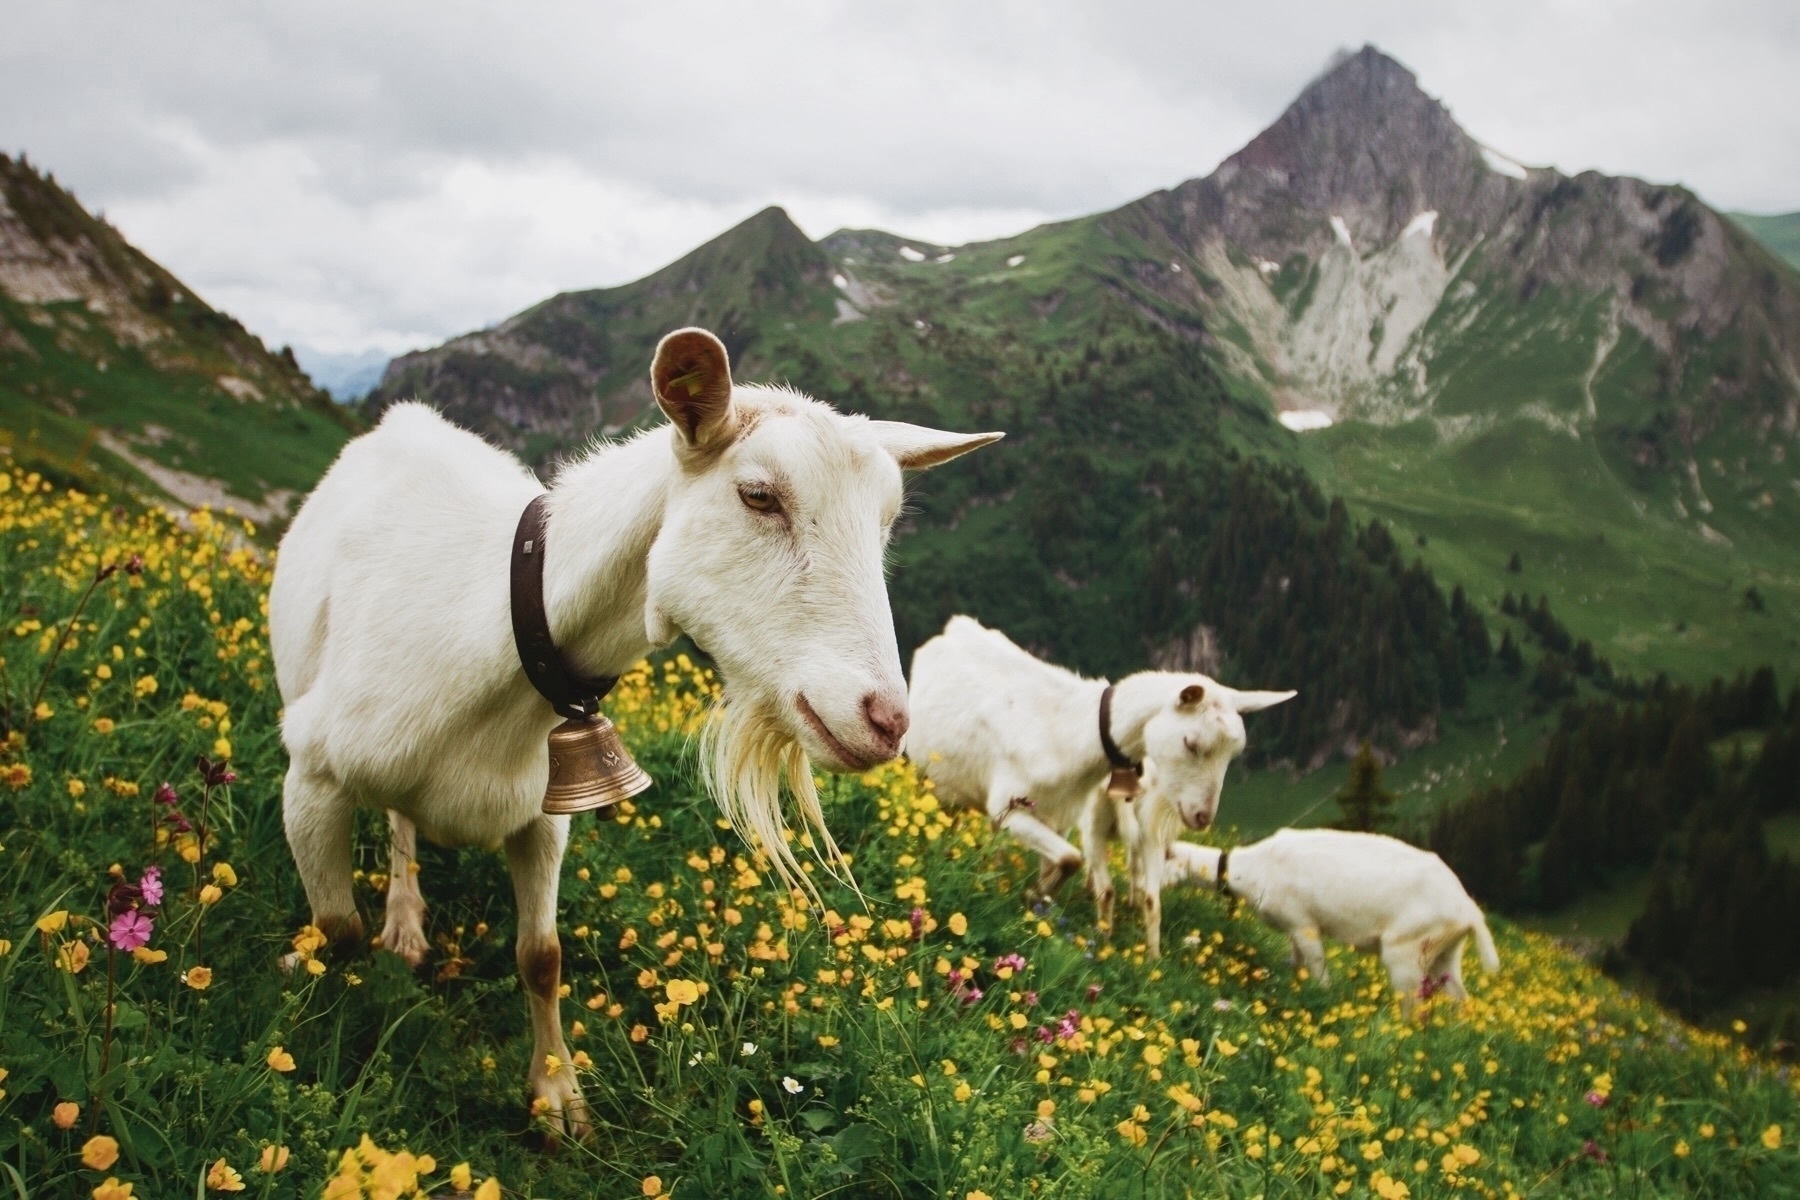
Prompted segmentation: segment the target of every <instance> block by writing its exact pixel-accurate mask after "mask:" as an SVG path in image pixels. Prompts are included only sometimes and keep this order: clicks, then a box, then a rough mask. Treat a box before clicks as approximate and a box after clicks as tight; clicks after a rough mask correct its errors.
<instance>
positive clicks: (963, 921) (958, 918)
mask: <svg viewBox="0 0 1800 1200" xmlns="http://www.w3.org/2000/svg"><path fill="white" fill-rule="evenodd" d="M946 924H948V925H949V927H950V932H951V933H954V934H955V935H956V936H957V937H961V936H962V935H963V934H965V933H967V932H969V918H967V917H965V916H963V915H962V914H961V913H959V912H957V913H951V914H950V920H949V921H948V922H946Z"/></svg>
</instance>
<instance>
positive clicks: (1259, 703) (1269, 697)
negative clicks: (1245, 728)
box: [1228, 691, 1300, 713]
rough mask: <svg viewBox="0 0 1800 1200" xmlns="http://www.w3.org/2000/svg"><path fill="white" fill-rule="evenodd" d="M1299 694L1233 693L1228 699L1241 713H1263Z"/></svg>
mask: <svg viewBox="0 0 1800 1200" xmlns="http://www.w3.org/2000/svg"><path fill="white" fill-rule="evenodd" d="M1299 694H1300V693H1299V692H1238V691H1233V692H1231V693H1230V696H1229V697H1228V699H1229V702H1230V704H1231V707H1233V708H1235V709H1236V710H1237V711H1239V712H1241V713H1247V712H1261V711H1262V710H1263V709H1265V708H1274V707H1275V706H1276V705H1277V704H1280V703H1282V702H1283V701H1285V700H1292V699H1293V698H1294V697H1295V696H1298V695H1299Z"/></svg>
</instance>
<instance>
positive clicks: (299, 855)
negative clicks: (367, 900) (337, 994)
mask: <svg viewBox="0 0 1800 1200" xmlns="http://www.w3.org/2000/svg"><path fill="white" fill-rule="evenodd" d="M281 816H282V824H283V826H284V827H285V829H286V832H287V840H288V848H289V849H290V850H291V851H292V852H293V855H294V865H295V867H297V868H298V869H299V871H300V882H301V884H302V885H303V886H304V887H305V888H306V900H307V903H308V904H309V905H310V906H311V908H312V923H313V925H314V927H316V928H317V929H318V930H319V932H320V933H322V934H324V935H325V937H326V938H327V939H328V940H329V941H330V942H331V943H333V945H335V946H337V947H339V948H354V947H355V946H357V945H358V944H360V943H361V941H362V936H363V923H362V917H360V916H358V915H357V912H356V896H355V893H354V892H353V891H352V887H351V884H352V878H351V862H350V834H351V826H352V823H353V821H354V819H355V816H356V806H355V804H354V803H353V802H352V801H351V799H350V797H349V796H348V795H347V794H346V793H345V792H344V790H343V788H341V787H340V786H338V784H337V783H336V781H334V780H331V779H328V778H326V777H324V776H323V775H320V774H317V773H314V772H309V771H307V770H306V769H305V768H304V767H303V766H302V765H301V764H300V763H299V762H298V761H296V762H294V763H293V764H291V765H290V766H289V767H288V773H287V779H286V781H285V783H284V784H283V786H282V792H281ZM284 965H286V966H288V967H290V968H291V967H292V966H294V965H295V962H294V956H291V955H290V956H289V958H288V959H286V960H284Z"/></svg>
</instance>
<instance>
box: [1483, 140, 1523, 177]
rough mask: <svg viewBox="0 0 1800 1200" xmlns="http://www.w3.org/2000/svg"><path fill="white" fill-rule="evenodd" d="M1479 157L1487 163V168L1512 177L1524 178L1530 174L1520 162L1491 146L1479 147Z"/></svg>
mask: <svg viewBox="0 0 1800 1200" xmlns="http://www.w3.org/2000/svg"><path fill="white" fill-rule="evenodd" d="M1481 158H1482V161H1483V162H1485V163H1487V165H1488V169H1489V170H1491V171H1498V172H1499V173H1500V174H1502V175H1506V176H1510V177H1511V178H1513V179H1524V178H1526V177H1527V176H1528V175H1529V174H1530V172H1528V171H1527V170H1526V169H1525V167H1524V166H1523V165H1522V164H1520V163H1517V162H1514V161H1513V160H1512V159H1510V158H1508V157H1506V155H1504V154H1502V153H1500V152H1499V151H1498V150H1496V149H1494V148H1493V147H1492V146H1483V147H1482V148H1481Z"/></svg>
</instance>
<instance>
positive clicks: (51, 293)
mask: <svg viewBox="0 0 1800 1200" xmlns="http://www.w3.org/2000/svg"><path fill="white" fill-rule="evenodd" d="M355 428H356V422H355V419H354V417H353V416H351V415H350V414H347V413H345V412H343V411H341V410H340V409H338V408H337V406H335V405H333V404H332V403H331V400H330V398H329V397H328V396H326V395H325V393H324V392H322V391H320V390H319V389H317V388H316V387H314V386H313V384H312V382H311V381H310V380H309V379H308V378H307V377H306V375H305V373H304V372H302V371H301V370H300V368H299V366H298V364H297V363H296V362H295V361H294V358H293V355H292V353H291V352H290V351H285V350H284V351H283V352H281V353H272V352H270V351H269V349H268V348H267V347H265V346H264V345H263V344H262V342H261V341H260V340H258V339H257V338H256V337H255V336H254V335H252V334H251V333H249V332H248V331H247V330H246V329H245V328H244V327H243V326H242V325H241V324H239V323H238V322H237V321H236V320H235V319H233V318H232V317H230V316H228V315H226V314H225V313H221V312H219V311H217V310H216V309H214V308H212V307H211V306H209V305H208V304H206V302H205V301H203V300H201V299H200V298H199V296H197V295H196V294H195V293H194V292H193V290H192V289H191V288H189V287H187V285H185V284H184V283H182V282H181V281H180V280H179V279H177V278H175V276H173V275H171V274H170V273H169V272H168V271H166V270H164V269H163V268H162V267H161V266H159V265H157V264H156V263H155V262H153V261H151V260H150V259H149V258H148V257H146V256H145V255H144V254H142V253H141V252H139V251H138V250H137V249H136V248H134V247H133V246H131V245H130V244H129V243H128V242H126V240H125V239H124V238H123V237H122V236H120V234H119V232H118V231H117V230H116V229H114V228H113V227H112V226H110V225H108V224H107V223H106V222H104V221H102V220H100V219H98V218H96V217H94V216H92V215H91V214H89V213H88V212H87V211H86V210H85V209H83V208H82V207H81V205H80V204H79V203H78V202H77V201H76V200H75V198H74V197H73V196H71V195H70V194H69V193H68V192H67V191H65V190H64V189H63V188H61V187H60V186H58V185H57V183H56V181H55V179H54V178H53V177H51V176H48V175H44V174H41V173H40V172H39V171H38V170H37V169H35V168H34V167H32V166H31V165H30V164H29V163H28V162H27V161H26V160H25V159H24V158H23V157H21V158H18V159H13V158H10V157H8V156H6V155H4V154H0V450H4V452H5V454H6V455H7V456H8V457H9V458H10V459H11V461H12V462H13V463H15V464H18V465H21V466H26V467H30V468H32V469H34V470H39V471H42V472H44V473H46V474H48V475H50V476H52V477H54V478H57V479H59V480H62V481H65V482H69V483H73V484H79V485H81V486H85V487H88V488H100V487H104V488H106V489H108V490H112V491H115V492H120V493H123V494H135V495H140V496H143V497H145V498H148V499H159V500H160V499H172V500H175V501H177V502H178V503H181V504H186V505H198V504H213V505H214V506H217V507H224V506H228V505H229V506H232V507H235V508H236V509H237V510H238V511H239V512H241V513H243V514H245V515H247V516H253V517H255V518H257V519H259V520H268V521H280V520H281V519H282V518H284V517H285V516H286V515H287V514H288V511H289V509H290V507H291V506H292V504H293V503H294V501H295V499H296V498H297V497H298V496H300V495H302V494H304V493H305V491H306V490H307V489H308V488H310V487H311V485H312V483H313V482H314V481H315V480H316V479H317V478H318V476H319V475H320V474H321V473H323V471H324V469H325V467H326V465H327V464H329V462H330V461H331V458H332V456H333V455H335V454H336V452H337V448H338V447H339V446H341V445H342V444H343V442H344V441H345V439H346V438H348V437H349V436H350V433H351V432H352V430H353V429H355Z"/></svg>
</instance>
